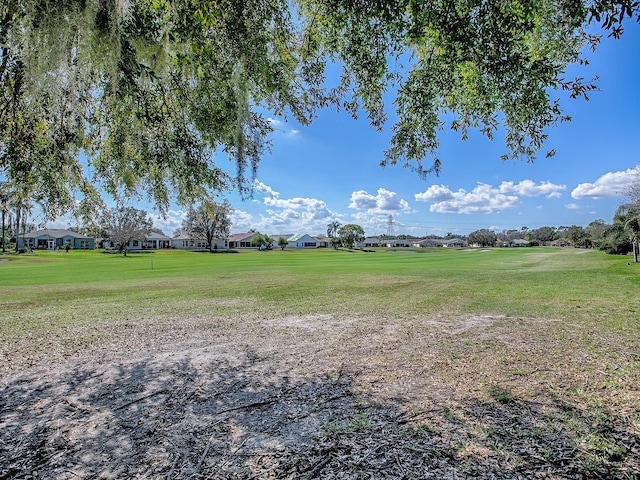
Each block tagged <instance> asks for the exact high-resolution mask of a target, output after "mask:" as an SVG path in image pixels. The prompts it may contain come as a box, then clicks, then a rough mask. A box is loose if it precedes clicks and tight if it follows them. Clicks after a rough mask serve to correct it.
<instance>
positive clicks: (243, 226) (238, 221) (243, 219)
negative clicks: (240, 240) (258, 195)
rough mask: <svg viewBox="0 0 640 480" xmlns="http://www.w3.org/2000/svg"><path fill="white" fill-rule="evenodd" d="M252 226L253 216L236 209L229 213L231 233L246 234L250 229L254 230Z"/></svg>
mask: <svg viewBox="0 0 640 480" xmlns="http://www.w3.org/2000/svg"><path fill="white" fill-rule="evenodd" d="M253 224H254V220H253V216H252V215H251V214H250V213H247V212H245V211H243V210H238V209H234V210H233V212H231V230H232V231H233V232H238V233H239V232H246V231H248V230H249V229H251V228H255V227H254V226H253Z"/></svg>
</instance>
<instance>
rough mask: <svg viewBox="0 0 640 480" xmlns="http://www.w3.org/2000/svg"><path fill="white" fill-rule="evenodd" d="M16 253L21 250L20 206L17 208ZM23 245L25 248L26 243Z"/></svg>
mask: <svg viewBox="0 0 640 480" xmlns="http://www.w3.org/2000/svg"><path fill="white" fill-rule="evenodd" d="M15 234H16V253H18V252H19V249H18V240H19V239H20V206H18V207H17V208H16V231H15ZM22 247H23V248H24V245H22Z"/></svg>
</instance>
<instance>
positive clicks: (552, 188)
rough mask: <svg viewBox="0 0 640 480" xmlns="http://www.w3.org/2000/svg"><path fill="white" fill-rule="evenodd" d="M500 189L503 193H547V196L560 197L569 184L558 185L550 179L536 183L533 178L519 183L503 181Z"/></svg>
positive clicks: (530, 194) (526, 194)
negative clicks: (549, 180)
mask: <svg viewBox="0 0 640 480" xmlns="http://www.w3.org/2000/svg"><path fill="white" fill-rule="evenodd" d="M498 189H499V190H500V192H501V193H517V194H518V195H522V196H523V197H539V196H541V195H546V197H547V198H558V197H560V196H562V194H561V193H560V192H562V191H563V190H566V189H567V186H566V185H556V184H555V183H551V182H548V181H545V182H542V183H540V184H536V183H535V182H534V181H533V180H522V181H521V182H519V183H514V182H502V183H501V184H500V186H499V187H498Z"/></svg>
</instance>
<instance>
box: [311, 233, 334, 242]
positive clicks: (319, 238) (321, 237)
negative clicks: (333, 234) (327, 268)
mask: <svg viewBox="0 0 640 480" xmlns="http://www.w3.org/2000/svg"><path fill="white" fill-rule="evenodd" d="M313 238H314V239H315V241H316V242H326V243H328V242H330V241H331V239H330V238H329V237H327V236H326V235H314V236H313Z"/></svg>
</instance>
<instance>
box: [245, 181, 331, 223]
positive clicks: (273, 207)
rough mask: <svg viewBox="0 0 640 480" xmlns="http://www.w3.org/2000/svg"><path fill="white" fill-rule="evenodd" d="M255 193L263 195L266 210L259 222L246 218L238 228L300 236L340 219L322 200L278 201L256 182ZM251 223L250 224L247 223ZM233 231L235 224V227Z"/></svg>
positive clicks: (276, 193)
mask: <svg viewBox="0 0 640 480" xmlns="http://www.w3.org/2000/svg"><path fill="white" fill-rule="evenodd" d="M253 187H254V191H255V193H256V194H261V195H262V196H263V199H262V203H263V204H264V205H265V206H267V207H268V209H267V210H266V214H265V215H260V220H256V219H254V218H245V220H246V222H242V223H238V225H243V226H246V227H247V228H255V229H257V230H260V231H262V232H265V233H269V234H274V233H275V234H279V233H294V232H295V233H299V232H306V233H310V234H314V233H321V232H324V231H326V229H327V224H328V223H329V222H330V221H333V220H335V219H338V218H341V217H342V215H339V214H337V213H335V212H333V211H331V210H330V209H329V207H328V206H327V204H326V203H325V202H324V201H323V200H318V199H316V198H309V197H294V198H280V193H279V192H276V191H275V190H274V189H273V188H271V187H270V186H268V185H266V184H265V183H262V182H260V181H259V180H256V181H255V182H254V185H253ZM249 221H250V222H252V223H251V224H250V225H249V224H248V222H249ZM234 231H236V225H235V224H234Z"/></svg>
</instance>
